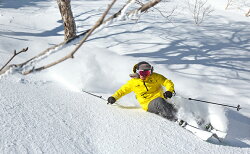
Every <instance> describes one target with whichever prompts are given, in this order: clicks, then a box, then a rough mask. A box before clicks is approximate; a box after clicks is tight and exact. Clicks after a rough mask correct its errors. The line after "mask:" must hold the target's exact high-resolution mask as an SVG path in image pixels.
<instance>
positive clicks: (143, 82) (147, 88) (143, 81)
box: [143, 81, 148, 91]
mask: <svg viewBox="0 0 250 154" xmlns="http://www.w3.org/2000/svg"><path fill="white" fill-rule="evenodd" d="M143 84H144V86H145V87H146V89H147V91H148V87H147V86H146V83H145V81H143Z"/></svg>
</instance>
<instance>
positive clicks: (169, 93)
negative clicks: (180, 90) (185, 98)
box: [163, 91, 173, 98]
mask: <svg viewBox="0 0 250 154" xmlns="http://www.w3.org/2000/svg"><path fill="white" fill-rule="evenodd" d="M163 96H164V97H165V98H171V97H172V96H173V94H172V92H170V91H166V92H165V93H164V94H163Z"/></svg>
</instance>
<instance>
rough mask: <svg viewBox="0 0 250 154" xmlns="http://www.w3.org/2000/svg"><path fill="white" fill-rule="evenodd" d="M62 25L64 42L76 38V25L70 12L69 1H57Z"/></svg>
mask: <svg viewBox="0 0 250 154" xmlns="http://www.w3.org/2000/svg"><path fill="white" fill-rule="evenodd" d="M57 4H58V7H59V10H60V13H61V16H62V20H63V25H64V40H69V39H71V38H73V37H75V36H76V24H75V20H74V17H73V13H72V10H71V5H70V0H57Z"/></svg>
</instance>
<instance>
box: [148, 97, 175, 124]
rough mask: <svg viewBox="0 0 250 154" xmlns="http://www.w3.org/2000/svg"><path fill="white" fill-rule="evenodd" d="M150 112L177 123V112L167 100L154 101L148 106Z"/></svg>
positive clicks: (157, 99) (158, 99) (159, 98)
mask: <svg viewBox="0 0 250 154" xmlns="http://www.w3.org/2000/svg"><path fill="white" fill-rule="evenodd" d="M148 112H151V113H155V114H159V115H161V116H162V117H164V118H167V119H169V120H171V121H175V120H176V119H177V118H176V116H175V115H176V112H177V110H176V109H175V108H174V106H173V105H172V104H170V103H167V102H166V100H165V99H163V98H161V97H158V98H156V99H154V100H152V101H151V102H150V103H149V105H148Z"/></svg>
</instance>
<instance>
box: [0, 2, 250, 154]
mask: <svg viewBox="0 0 250 154" xmlns="http://www.w3.org/2000/svg"><path fill="white" fill-rule="evenodd" d="M246 2H247V1H246ZM71 3H72V10H73V13H74V16H75V20H76V24H77V30H78V33H81V32H83V31H84V30H86V29H89V28H90V27H91V26H92V25H93V24H94V23H95V21H97V19H98V18H99V17H100V16H101V13H102V12H103V11H104V10H105V9H106V7H107V4H109V3H110V1H106V0H105V1H104V0H97V1H89V0H72V2H71ZM124 3H125V0H123V1H118V2H117V4H116V5H115V6H114V8H113V9H112V10H111V13H114V12H116V11H117V10H118V9H119V8H120V7H121V6H122V5H123V4H124ZM209 4H211V6H212V8H213V9H214V11H213V12H212V13H211V15H210V16H209V17H207V18H206V20H205V21H204V22H203V23H202V24H201V25H200V26H195V25H194V23H193V20H192V17H191V14H190V13H189V11H188V10H187V5H186V4H185V3H184V2H183V1H175V2H171V3H161V4H159V5H158V6H157V9H161V10H162V11H163V12H164V11H170V10H171V9H172V8H176V10H175V12H174V14H173V16H172V19H171V22H170V21H169V19H166V18H164V17H163V16H161V14H160V13H159V11H157V10H156V9H152V10H151V11H149V12H148V13H146V14H143V15H142V16H140V18H139V20H137V19H136V17H133V19H131V20H123V21H116V22H114V23H111V24H109V25H107V26H106V27H104V28H102V29H99V30H98V31H97V32H95V33H94V35H93V36H91V37H90V38H89V40H88V41H87V42H86V43H85V44H84V45H83V46H82V47H81V48H80V50H79V51H78V52H77V53H76V55H75V58H74V59H69V60H67V61H65V62H63V63H61V64H59V65H56V66H54V67H52V68H50V69H48V70H45V71H42V72H38V73H34V74H30V75H27V76H23V75H20V74H17V73H11V74H8V75H5V76H3V77H1V79H0V130H1V133H0V153H239V154H242V153H250V97H249V93H250V84H249V81H250V69H249V68H250V37H249V36H250V29H249V25H250V20H249V19H250V18H249V17H245V16H244V12H243V11H244V10H247V9H249V8H244V7H243V8H242V9H233V7H231V8H230V9H228V10H225V6H226V0H225V2H222V1H220V2H217V1H216V0H210V1H209ZM132 7H133V6H132ZM167 8H168V9H167ZM111 13H110V14H109V15H111ZM62 41H63V25H62V21H61V16H60V13H59V11H58V7H57V4H56V1H49V0H43V1H42V0H23V1H19V0H0V66H2V65H4V64H5V63H6V61H7V60H8V59H9V58H10V57H11V56H12V54H13V51H14V50H17V51H19V50H21V49H22V48H25V47H29V50H28V51H27V52H26V53H22V54H20V55H19V56H18V57H16V58H15V59H14V60H13V61H12V63H21V62H23V61H25V60H26V59H27V58H30V57H32V56H34V55H37V54H38V53H40V52H42V51H43V50H45V49H46V48H48V47H51V46H53V45H55V44H58V43H60V42H62ZM73 47H75V44H71V45H68V46H66V47H64V48H61V49H60V50H58V54H55V55H59V54H61V55H62V54H63V53H66V52H70V50H72V48H73ZM54 57H55V56H54ZM142 60H146V61H149V62H150V63H151V64H152V65H153V66H154V70H155V72H159V73H162V74H163V75H165V76H166V77H168V78H169V79H171V80H172V81H173V82H174V83H175V87H176V92H177V95H178V96H176V97H175V98H173V99H172V101H173V102H175V103H177V105H178V106H179V107H180V112H179V116H180V117H182V118H183V119H185V118H186V120H190V118H191V117H192V114H191V113H195V114H196V115H199V116H201V117H206V120H209V121H211V122H212V124H213V125H214V126H215V127H217V128H218V129H220V130H224V131H227V133H228V135H227V137H226V138H225V140H224V142H223V143H217V142H205V141H202V140H200V139H199V138H198V137H196V136H194V135H192V134H191V133H189V132H188V131H186V130H184V129H182V128H181V127H179V126H177V125H176V124H174V123H172V122H170V121H168V120H165V119H163V118H161V117H159V116H157V115H154V114H151V113H147V112H145V111H143V110H142V109H140V107H139V104H138V103H137V101H136V100H135V98H134V95H133V94H129V95H128V96H125V97H123V98H122V99H121V100H119V101H118V103H119V104H120V105H122V106H123V107H121V106H120V107H118V106H111V105H107V104H106V102H105V101H104V100H102V99H100V98H97V97H93V96H91V95H89V94H86V93H83V92H81V90H80V89H84V90H86V91H90V92H93V93H95V94H97V95H101V96H103V97H104V98H107V97H109V96H110V95H112V94H113V92H115V90H117V89H118V88H119V87H120V86H121V85H122V84H123V83H125V82H126V81H127V80H129V76H128V74H130V73H131V72H132V67H133V65H134V64H135V63H137V62H139V61H142ZM47 61H51V59H45V60H44V61H42V62H40V63H39V64H43V63H44V62H47ZM39 64H38V65H39ZM179 96H181V97H191V98H196V99H202V100H207V101H212V102H217V103H223V104H228V105H232V106H237V105H238V104H240V105H241V107H242V109H241V110H240V111H236V109H234V108H223V107H220V106H216V105H207V104H204V103H201V102H193V101H187V100H184V99H180V97H179Z"/></svg>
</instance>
